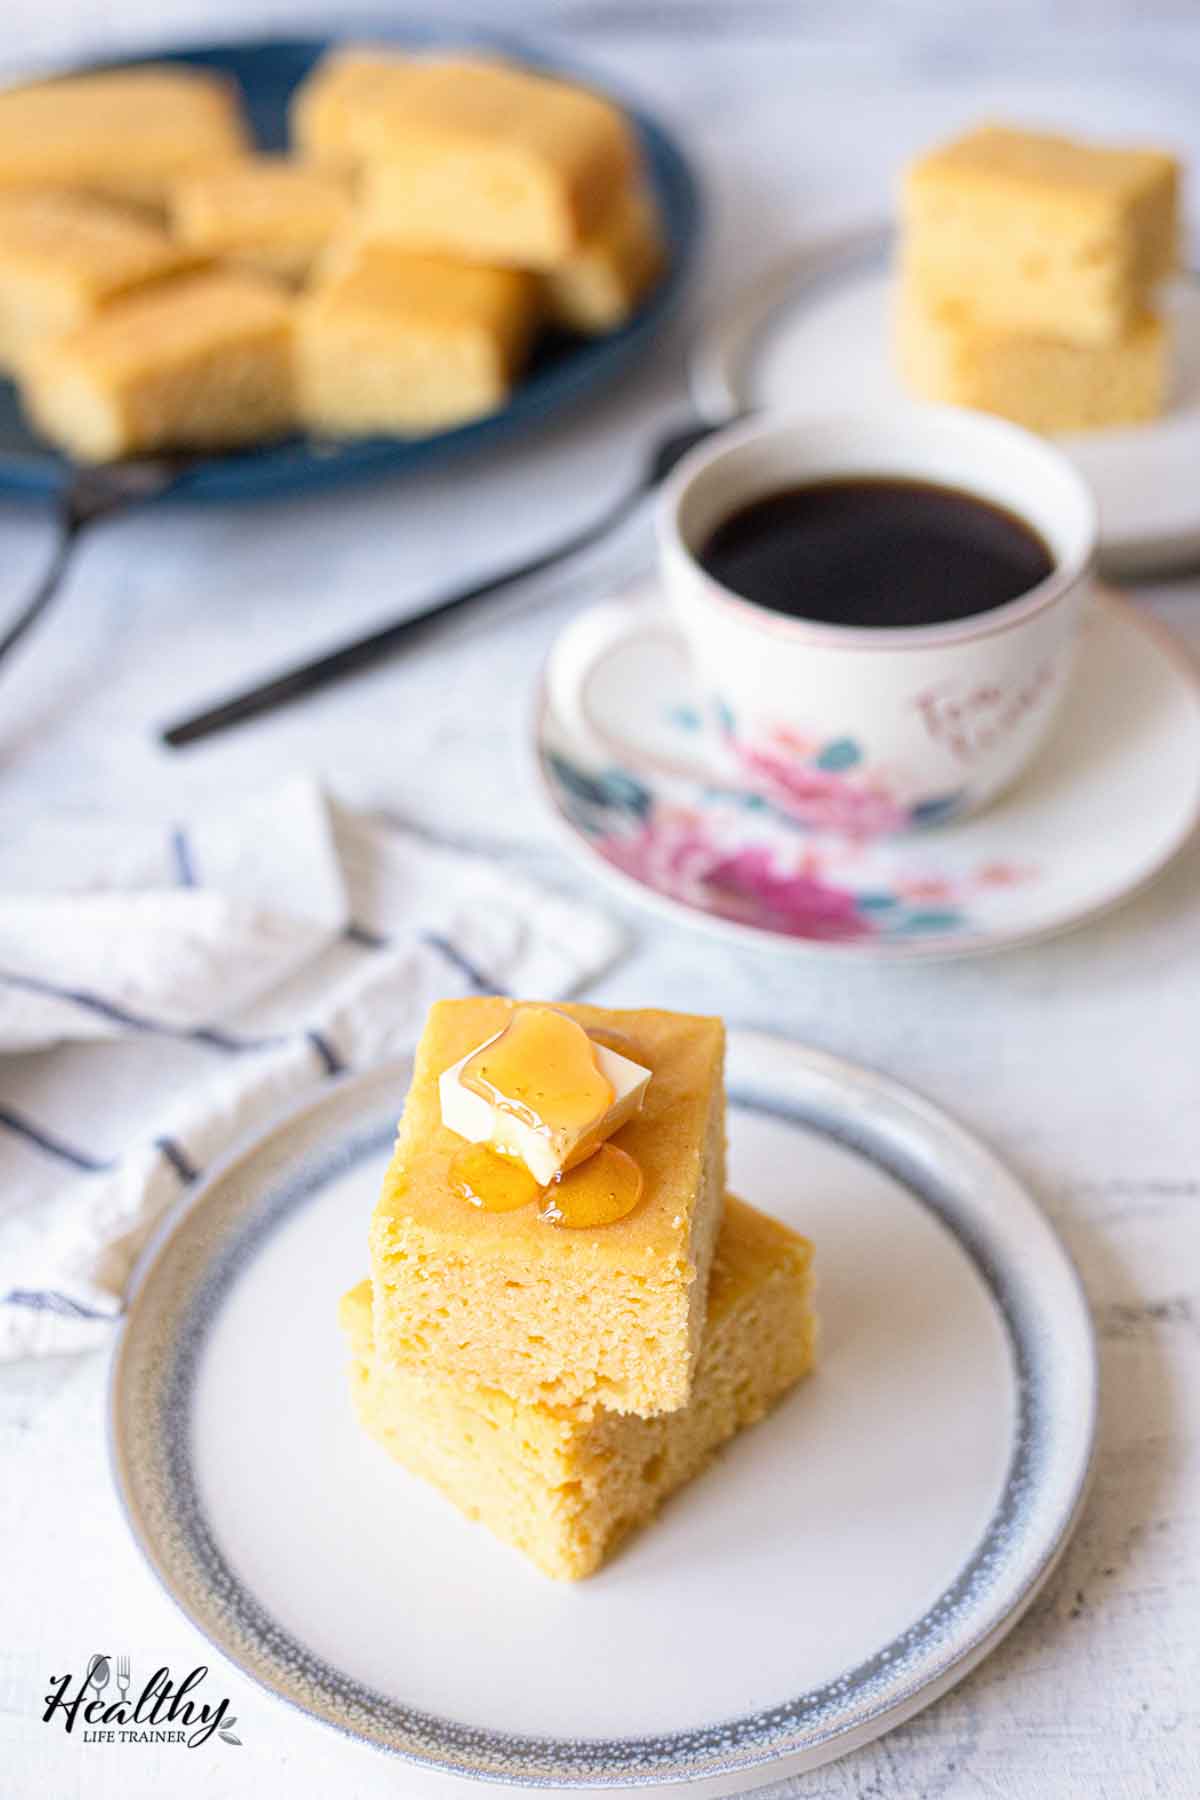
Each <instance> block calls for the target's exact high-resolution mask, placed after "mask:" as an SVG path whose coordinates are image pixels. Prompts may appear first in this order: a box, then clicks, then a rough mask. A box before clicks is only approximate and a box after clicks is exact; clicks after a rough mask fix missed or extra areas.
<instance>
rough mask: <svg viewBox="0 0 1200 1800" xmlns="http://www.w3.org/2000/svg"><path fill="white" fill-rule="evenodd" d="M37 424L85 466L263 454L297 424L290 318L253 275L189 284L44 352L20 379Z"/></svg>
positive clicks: (162, 286) (154, 294) (219, 275)
mask: <svg viewBox="0 0 1200 1800" xmlns="http://www.w3.org/2000/svg"><path fill="white" fill-rule="evenodd" d="M21 376H22V380H21V397H22V400H23V403H24V405H25V407H26V410H27V411H28V413H29V415H30V418H31V419H32V421H33V423H34V425H35V426H36V427H37V428H38V429H39V430H40V431H42V432H44V433H45V435H46V436H47V437H48V438H50V439H51V441H52V442H54V443H56V444H59V445H61V446H62V448H63V449H64V450H66V451H67V452H68V453H69V454H70V455H71V456H74V457H77V458H78V459H79V460H80V461H83V462H104V461H108V460H109V459H110V458H113V457H118V456H129V455H132V454H134V453H136V452H140V451H149V450H158V449H169V448H181V447H184V448H193V447H195V448H214V449H215V448H221V447H223V446H226V445H234V444H250V443H257V442H259V441H260V440H262V439H264V438H271V437H277V436H279V435H280V434H281V433H283V432H285V431H287V430H289V429H290V428H291V427H292V425H293V423H294V420H295V397H294V382H293V373H292V313H291V308H290V306H289V305H288V303H287V301H286V299H285V298H284V296H283V295H282V293H281V291H280V289H279V288H278V287H276V286H275V285H274V284H272V283H269V282H266V281H260V280H257V279H256V278H254V277H252V276H250V275H239V274H236V273H233V272H222V271H211V272H210V271H204V272H201V273H199V274H193V275H180V276H176V277H172V278H171V279H169V280H167V281H161V282H156V283H155V284H154V285H153V286H152V287H149V288H145V289H142V290H139V291H137V292H135V293H133V294H130V295H128V296H126V297H125V298H123V299H120V300H115V301H113V303H112V304H111V305H110V306H107V307H106V308H105V309H104V311H103V312H101V313H99V314H97V316H96V317H95V318H93V319H90V320H88V321H87V322H86V323H85V324H83V325H79V326H77V327H75V328H74V329H72V330H70V331H67V332H64V333H63V334H62V335H61V336H59V337H55V338H51V339H48V340H46V341H45V342H43V343H40V344H37V345H35V346H34V347H33V349H31V350H30V351H29V353H28V355H27V356H26V357H25V359H24V361H23V364H22V370H21Z"/></svg>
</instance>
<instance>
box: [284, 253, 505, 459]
mask: <svg viewBox="0 0 1200 1800" xmlns="http://www.w3.org/2000/svg"><path fill="white" fill-rule="evenodd" d="M538 308H539V296H538V289H537V282H536V280H535V278H534V277H533V276H531V275H526V274H522V273H521V272H520V271H519V270H517V269H483V268H472V267H471V266H469V265H468V264H466V263H455V262H448V261H445V260H442V259H440V258H436V257H428V256H412V255H410V254H408V253H407V252H406V251H403V250H397V249H395V248H394V247H393V246H391V245H386V244H361V245H359V246H357V247H356V248H354V249H351V250H349V251H347V252H346V253H345V255H344V257H342V256H340V255H339V258H338V260H337V261H336V263H334V265H333V266H332V268H331V271H330V273H329V274H328V275H327V277H326V278H325V279H324V280H320V281H319V282H318V284H317V286H316V287H315V288H314V290H313V291H312V293H311V294H310V295H309V296H308V297H307V298H306V299H305V300H304V301H303V302H302V304H301V307H300V312H299V321H298V331H297V380H298V386H299V401H300V409H301V414H302V417H303V419H304V422H305V424H306V425H308V426H309V427H310V428H311V429H313V430H315V431H323V432H328V433H331V434H332V435H334V436H338V435H342V436H355V435H364V434H369V433H371V432H376V431H379V432H390V433H394V434H395V435H397V436H402V437H403V436H413V435H420V434H422V433H424V432H428V431H435V430H439V429H442V428H444V427H447V426H450V425H457V424H460V423H462V422H463V421H465V420H467V419H474V418H479V417H482V416H483V415H484V414H485V413H489V412H494V411H495V410H496V408H497V407H499V406H502V405H503V404H504V402H505V400H506V399H507V398H508V394H509V392H510V390H511V388H512V384H513V381H514V379H515V378H516V376H517V374H518V373H519V371H520V369H521V367H522V365H523V363H524V361H525V357H526V354H527V352H528V349H529V346H530V343H531V342H532V339H533V333H534V327H535V325H536V322H537V317H538Z"/></svg>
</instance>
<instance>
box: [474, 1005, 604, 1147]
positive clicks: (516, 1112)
mask: <svg viewBox="0 0 1200 1800" xmlns="http://www.w3.org/2000/svg"><path fill="white" fill-rule="evenodd" d="M459 1080H460V1081H461V1083H462V1085H463V1087H465V1088H469V1089H470V1090H471V1092H472V1093H474V1094H479V1095H481V1096H482V1098H483V1099H485V1100H486V1101H488V1103H489V1104H490V1105H491V1106H493V1107H494V1108H495V1109H496V1111H497V1112H499V1113H506V1114H507V1115H508V1116H509V1117H510V1118H514V1119H518V1120H520V1122H521V1124H522V1125H524V1126H526V1127H527V1128H528V1129H529V1130H532V1131H537V1132H539V1133H541V1134H542V1135H544V1136H545V1137H547V1138H549V1139H550V1141H551V1142H555V1141H561V1140H562V1139H564V1138H569V1139H571V1140H572V1141H573V1140H574V1139H576V1138H579V1137H584V1136H586V1134H587V1133H588V1132H589V1131H592V1130H594V1129H595V1127H596V1126H597V1125H599V1123H600V1121H601V1119H603V1117H604V1115H605V1113H606V1112H607V1111H608V1109H609V1107H610V1106H611V1105H612V1103H613V1087H612V1083H611V1082H610V1081H606V1080H605V1078H604V1076H603V1075H602V1074H601V1073H600V1070H599V1067H598V1066H597V1063H596V1049H595V1045H594V1044H593V1043H592V1040H591V1038H590V1037H589V1036H588V1034H587V1032H586V1031H585V1030H584V1029H583V1026H582V1025H578V1024H576V1022H575V1020H574V1019H570V1018H568V1017H567V1015H566V1013H561V1012H559V1011H558V1010H557V1009H556V1008H555V1007H553V1006H518V1007H515V1008H514V1010H513V1014H512V1017H511V1019H510V1020H509V1022H508V1024H507V1025H506V1026H505V1028H504V1030H503V1031H502V1032H501V1033H500V1034H499V1036H498V1037H495V1038H492V1039H491V1041H490V1042H489V1043H486V1044H484V1045H483V1046H482V1047H481V1048H480V1049H479V1050H477V1051H476V1052H475V1054H474V1056H472V1057H471V1059H470V1061H469V1062H468V1063H467V1064H466V1066H465V1067H464V1069H463V1071H462V1074H461V1076H460V1077H459Z"/></svg>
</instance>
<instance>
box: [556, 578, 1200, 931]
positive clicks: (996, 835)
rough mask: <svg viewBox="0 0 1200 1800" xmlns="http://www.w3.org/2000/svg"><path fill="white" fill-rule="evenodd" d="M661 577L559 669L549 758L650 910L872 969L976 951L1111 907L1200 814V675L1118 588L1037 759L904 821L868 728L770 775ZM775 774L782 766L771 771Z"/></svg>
mask: <svg viewBox="0 0 1200 1800" xmlns="http://www.w3.org/2000/svg"><path fill="white" fill-rule="evenodd" d="M711 714H712V708H711V706H710V704H709V700H708V697H707V696H706V695H705V694H703V693H702V692H701V691H700V690H699V687H698V684H697V682H696V680H695V677H694V674H693V671H692V668H691V665H690V661H689V658H688V655H687V651H686V646H685V645H684V643H683V640H682V638H681V637H680V635H679V632H678V630H677V629H676V626H675V624H674V622H673V620H672V618H671V616H670V614H669V611H668V609H667V606H666V604H665V600H664V596H663V594H662V592H661V589H660V587H659V585H658V584H657V582H656V581H655V580H654V579H650V580H648V581H646V582H644V583H642V584H639V585H638V586H636V587H634V588H633V589H631V590H629V591H628V592H627V593H626V594H624V595H623V596H621V597H619V598H617V599H615V600H611V601H606V602H602V603H601V604H599V605H597V606H593V607H590V608H589V609H588V610H587V611H586V612H583V613H580V614H578V615H577V616H576V617H575V618H574V619H573V620H572V621H571V622H570V624H569V625H568V626H567V627H566V629H565V630H564V631H563V633H562V634H561V636H560V637H559V639H558V641H557V642H556V643H555V645H554V647H553V649H552V651H551V654H550V657H549V659H548V661H547V665H546V671H545V676H544V679H543V682H542V685H541V690H540V693H539V697H538V702H537V708H536V716H535V723H534V743H533V750H534V758H535V764H536V770H537V774H538V776H539V777H540V780H541V785H542V789H543V792H544V794H545V797H546V800H547V802H548V806H549V812H550V816H551V819H552V820H553V822H554V823H555V824H556V825H557V827H558V829H559V831H560V833H561V835H562V837H563V839H564V842H565V843H566V844H567V845H568V846H569V847H570V848H571V849H572V850H573V851H575V853H576V854H577V855H580V856H582V857H584V858H585V859H586V861H587V864H588V866H589V867H590V868H593V869H594V870H596V872H597V873H598V874H600V875H602V876H603V877H604V878H605V879H606V880H608V881H610V882H612V883H614V884H615V885H616V886H617V887H619V888H620V889H621V891H622V892H624V893H626V894H628V895H629V896H631V897H633V898H636V899H637V900H639V901H640V902H641V903H642V904H643V905H647V906H650V907H652V908H654V909H655V910H656V911H659V912H661V913H663V914H664V915H666V916H669V917H670V918H672V919H674V920H676V921H678V922H680V923H684V924H688V925H692V926H694V927H697V928H700V929H702V930H705V931H707V932H710V933H715V934H717V935H718V936H720V937H722V938H724V939H726V940H727V941H730V942H736V943H742V944H753V945H755V946H757V947H759V948H761V949H768V950H772V951H776V952H782V953H784V954H787V955H793V956H794V955H798V954H809V955H817V956H822V957H826V958H828V957H830V956H835V957H841V958H843V959H847V960H851V961H859V962H861V961H879V960H888V961H915V960H924V959H929V958H937V957H951V956H975V955H980V954H982V953H984V952H990V951H995V950H1004V949H1011V948H1014V947H1015V946H1017V945H1021V944H1030V943H1034V942H1037V941H1038V940H1040V939H1042V938H1046V937H1050V936H1053V935H1054V934H1055V933H1057V932H1061V931H1067V930H1070V929H1072V928H1073V927H1075V926H1078V925H1081V924H1083V923H1084V922H1085V921H1086V920H1088V919H1092V918H1095V917H1096V916H1097V915H1098V914H1099V913H1102V912H1106V911H1108V910H1109V909H1110V908H1111V907H1113V906H1116V905H1118V904H1119V903H1120V902H1121V901H1123V900H1126V899H1128V898H1129V897H1130V896H1131V895H1132V894H1134V893H1136V892H1138V891H1139V890H1140V889H1141V888H1143V887H1145V886H1146V885H1147V883H1149V882H1150V881H1152V880H1153V879H1154V877H1155V876H1156V875H1158V874H1159V873H1160V872H1161V871H1162V870H1163V869H1164V868H1165V867H1166V866H1167V864H1168V863H1169V862H1170V861H1171V860H1172V858H1173V857H1174V856H1176V855H1177V854H1178V852H1179V851H1180V850H1181V849H1182V848H1183V847H1184V845H1185V844H1186V843H1187V842H1188V841H1189V839H1190V838H1191V837H1192V834H1193V832H1194V831H1195V828H1196V823H1197V819H1198V818H1200V678H1198V676H1197V671H1196V669H1195V667H1194V665H1193V663H1192V660H1191V658H1190V656H1189V655H1188V653H1187V651H1186V650H1185V649H1184V647H1183V646H1182V645H1180V644H1178V643H1176V641H1175V640H1174V638H1173V637H1172V636H1171V635H1170V634H1169V633H1168V632H1167V631H1166V629H1165V628H1164V627H1163V626H1161V625H1159V624H1158V623H1157V621H1156V620H1154V619H1153V617H1152V616H1151V615H1149V614H1147V613H1143V612H1139V611H1137V610H1136V609H1135V608H1134V607H1132V606H1130V605H1129V604H1128V603H1127V602H1125V601H1124V600H1122V599H1120V598H1119V597H1118V596H1117V595H1116V594H1114V593H1111V592H1109V593H1105V594H1103V595H1102V596H1100V597H1099V598H1098V600H1097V601H1096V603H1095V604H1094V605H1093V606H1092V607H1091V609H1090V612H1089V615H1088V618H1087V621H1086V626H1085V629H1084V634H1083V640H1082V642H1081V644H1080V649H1079V660H1078V663H1077V665H1076V668H1075V670H1074V672H1073V673H1072V677H1071V685H1070V689H1069V691H1068V693H1067V695H1066V697H1065V699H1064V702H1063V705H1062V709H1061V711H1060V713H1059V715H1058V717H1057V718H1056V720H1055V721H1054V724H1053V726H1052V727H1051V731H1050V735H1049V738H1048V739H1047V742H1046V743H1045V744H1044V745H1043V746H1042V748H1041V749H1040V750H1039V752H1038V754H1037V757H1036V759H1035V761H1034V763H1033V765H1032V767H1031V768H1030V769H1029V770H1028V771H1027V772H1026V773H1025V775H1024V776H1022V778H1021V780H1020V781H1019V782H1018V783H1017V784H1016V785H1015V787H1013V788H1011V789H1010V790H1009V791H1008V792H1007V793H1005V794H1003V795H1002V796H1001V797H1000V798H999V799H998V800H995V801H993V802H992V804H991V805H989V806H987V807H986V808H984V809H983V811H981V812H979V813H972V814H970V815H968V816H967V817H966V818H961V819H959V818H955V817H954V816H953V813H949V814H946V813H934V814H932V815H929V814H926V815H923V816H922V817H921V818H919V819H913V818H911V817H909V818H907V819H906V818H905V817H904V816H903V815H902V814H900V813H898V811H897V809H896V808H895V806H894V805H893V804H892V803H891V801H890V800H889V798H888V796H887V794H886V793H885V792H882V791H881V790H880V789H879V788H878V784H876V783H875V782H873V781H872V780H871V779H870V778H869V776H868V777H867V778H866V779H862V778H860V777H861V757H860V755H859V751H858V746H857V745H856V744H855V743H854V742H853V740H851V739H847V738H838V739H835V740H833V741H831V742H828V743H822V742H819V741H814V742H811V743H809V742H803V743H802V742H801V741H800V740H799V739H798V738H797V737H796V736H795V735H794V734H792V733H787V734H784V735H783V736H781V738H780V741H779V742H778V744H777V745H775V746H772V747H768V748H769V750H770V751H771V754H770V755H768V754H767V752H763V753H761V754H759V755H758V756H757V758H756V768H755V777H754V782H753V785H750V784H749V783H748V781H747V779H746V778H745V776H744V772H743V771H742V769H741V768H740V767H739V765H738V763H737V761H736V758H735V759H733V760H732V761H731V759H730V757H729V756H728V755H726V754H725V753H724V747H725V742H727V741H728V739H729V738H730V735H731V731H732V725H733V722H732V721H730V720H720V719H714V718H713V717H712V716H711ZM768 778H769V779H768Z"/></svg>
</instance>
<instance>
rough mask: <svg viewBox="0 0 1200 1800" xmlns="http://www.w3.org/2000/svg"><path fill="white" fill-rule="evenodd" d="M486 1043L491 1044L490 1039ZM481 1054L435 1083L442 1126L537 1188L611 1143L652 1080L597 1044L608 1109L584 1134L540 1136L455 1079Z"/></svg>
mask: <svg viewBox="0 0 1200 1800" xmlns="http://www.w3.org/2000/svg"><path fill="white" fill-rule="evenodd" d="M497 1035H499V1034H497ZM488 1041H489V1042H494V1040H493V1039H489V1040H488ZM483 1048H484V1045H482V1044H480V1045H477V1046H476V1048H475V1049H474V1050H470V1051H468V1052H467V1054H466V1056H464V1057H462V1058H460V1060H459V1061H458V1062H456V1063H455V1064H453V1066H452V1067H451V1068H449V1069H447V1070H445V1072H444V1073H443V1074H442V1075H441V1076H440V1077H439V1079H438V1094H439V1097H440V1099H441V1105H442V1123H443V1125H445V1126H446V1127H447V1129H448V1130H450V1131H455V1132H457V1133H458V1135H459V1137H463V1138H466V1139H467V1141H468V1143H472V1144H491V1145H492V1146H493V1147H494V1148H495V1149H496V1150H499V1151H500V1152H502V1154H503V1155H505V1156H512V1157H515V1158H516V1159H517V1161H518V1162H523V1163H524V1164H525V1167H526V1168H527V1169H528V1170H529V1173H530V1174H531V1175H532V1176H533V1178H534V1180H535V1181H536V1182H537V1183H538V1185H539V1187H549V1185H550V1183H551V1182H552V1181H554V1180H555V1179H556V1178H557V1177H558V1176H559V1175H561V1174H562V1172H563V1170H564V1169H569V1168H570V1167H571V1166H572V1164H573V1163H574V1162H576V1161H578V1160H580V1159H581V1158H580V1156H578V1155H577V1154H576V1153H577V1152H581V1153H582V1155H587V1156H590V1155H591V1153H592V1151H593V1150H595V1149H596V1148H597V1146H598V1145H600V1144H602V1143H603V1142H604V1140H605V1138H609V1137H611V1136H612V1134H613V1132H614V1131H619V1130H620V1129H621V1126H622V1125H624V1124H625V1123H626V1122H627V1121H628V1120H629V1119H632V1117H633V1115H634V1114H635V1113H636V1112H640V1111H641V1106H642V1100H643V1098H644V1096H645V1092H646V1087H647V1084H648V1082H649V1080H650V1071H649V1069H643V1068H642V1066H641V1064H640V1063H635V1062H631V1061H630V1060H629V1058H628V1057H627V1056H618V1054H617V1052H616V1051H615V1050H610V1049H608V1047H607V1046H606V1045H604V1044H596V1045H595V1046H594V1048H595V1052H596V1066H597V1068H598V1069H599V1070H600V1073H601V1074H602V1075H603V1077H604V1079H605V1080H606V1081H607V1082H608V1084H609V1086H610V1087H611V1088H612V1091H613V1102H612V1105H611V1106H610V1107H609V1109H608V1111H607V1112H606V1113H605V1114H604V1117H603V1118H602V1119H601V1120H600V1122H599V1123H598V1124H597V1125H594V1126H592V1127H591V1128H590V1129H589V1130H588V1131H587V1132H586V1133H584V1134H581V1133H576V1132H567V1131H548V1130H546V1129H544V1128H543V1129H542V1130H538V1129H537V1128H536V1127H535V1126H532V1125H526V1124H524V1123H523V1122H522V1121H521V1120H520V1119H517V1118H514V1117H513V1115H512V1114H511V1113H507V1112H502V1111H501V1110H500V1108H499V1107H498V1106H494V1105H493V1104H492V1102H491V1101H490V1100H487V1099H485V1098H484V1096H483V1095H482V1094H477V1093H475V1092H474V1090H473V1089H471V1088H468V1087H464V1086H463V1084H462V1082H461V1080H460V1079H459V1077H460V1076H461V1075H462V1072H463V1070H464V1068H465V1067H466V1065H467V1064H468V1063H469V1062H470V1060H471V1058H472V1057H473V1056H477V1055H478V1053H479V1051H480V1050H482V1049H483ZM585 1138H586V1142H585Z"/></svg>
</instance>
